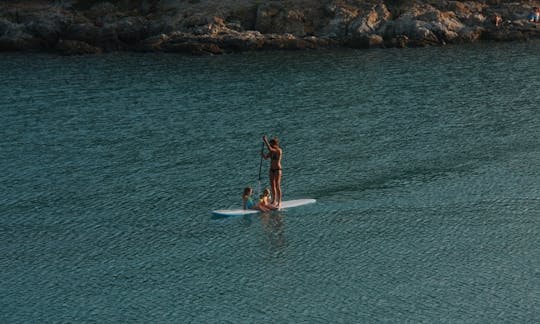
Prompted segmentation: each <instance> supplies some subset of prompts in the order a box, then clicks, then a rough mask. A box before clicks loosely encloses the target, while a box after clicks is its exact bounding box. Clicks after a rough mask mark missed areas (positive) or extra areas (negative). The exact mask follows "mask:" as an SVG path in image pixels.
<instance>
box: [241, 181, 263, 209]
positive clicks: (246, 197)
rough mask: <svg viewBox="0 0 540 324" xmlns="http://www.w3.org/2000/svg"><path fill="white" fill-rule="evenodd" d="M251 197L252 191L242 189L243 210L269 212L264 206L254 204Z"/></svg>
mask: <svg viewBox="0 0 540 324" xmlns="http://www.w3.org/2000/svg"><path fill="white" fill-rule="evenodd" d="M252 195H253V189H251V187H246V188H245V189H244V194H243V195H242V201H243V203H244V209H257V210H260V211H262V212H267V211H269V210H270V209H268V208H267V207H265V206H261V204H260V203H259V202H255V200H253V197H252Z"/></svg>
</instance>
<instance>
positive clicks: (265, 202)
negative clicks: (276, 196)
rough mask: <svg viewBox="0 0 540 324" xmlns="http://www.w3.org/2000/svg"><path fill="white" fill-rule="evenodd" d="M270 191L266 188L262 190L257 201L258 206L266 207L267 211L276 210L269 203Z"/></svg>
mask: <svg viewBox="0 0 540 324" xmlns="http://www.w3.org/2000/svg"><path fill="white" fill-rule="evenodd" d="M270 200H271V199H270V189H268V188H266V189H264V191H263V193H262V195H261V196H260V199H259V206H264V207H266V208H267V209H269V210H276V209H277V207H276V206H274V205H273V204H272V203H271V202H270Z"/></svg>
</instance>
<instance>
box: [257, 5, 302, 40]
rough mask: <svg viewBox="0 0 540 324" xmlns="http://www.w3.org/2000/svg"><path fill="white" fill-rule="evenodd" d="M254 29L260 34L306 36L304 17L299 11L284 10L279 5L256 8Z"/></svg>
mask: <svg viewBox="0 0 540 324" xmlns="http://www.w3.org/2000/svg"><path fill="white" fill-rule="evenodd" d="M255 29H256V30H258V31H260V32H261V33H278V34H292V35H295V36H304V35H306V31H305V26H304V16H303V13H302V12H301V11H300V10H294V9H285V8H284V7H283V5H282V4H279V3H273V2H270V3H267V4H263V5H260V6H259V7H258V8H257V16H256V18H255Z"/></svg>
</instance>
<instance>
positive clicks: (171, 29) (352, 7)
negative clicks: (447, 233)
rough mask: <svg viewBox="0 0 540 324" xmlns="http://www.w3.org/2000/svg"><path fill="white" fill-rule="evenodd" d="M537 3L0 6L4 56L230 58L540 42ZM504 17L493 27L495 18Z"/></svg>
mask: <svg viewBox="0 0 540 324" xmlns="http://www.w3.org/2000/svg"><path fill="white" fill-rule="evenodd" d="M535 6H539V7H540V1H538V2H537V1H520V2H509V1H501V0H492V1H466V2H462V1H430V0H423V1H414V0H381V1H336V0H321V1H315V0H291V1H260V0H231V1H221V2H218V1H212V0H188V1H183V0H161V1H160V0H147V1H130V0H118V1H111V2H102V1H75V0H74V1H67V0H65V1H61V0H56V1H9V2H8V1H3V2H0V51H51V52H57V53H61V54H66V55H79V54H93V53H102V52H111V51H138V52H178V53H190V54H199V55H205V54H210V55H212V54H224V53H230V52H240V51H253V50H303V49H319V48H336V47H350V48H366V49H367V48H385V47H417V46H431V45H434V46H440V45H445V44H455V43H472V42H478V41H525V40H529V39H538V38H540V23H534V22H529V21H527V19H526V18H527V15H528V13H529V12H530V11H531V10H532V8H533V7H535ZM496 16H500V17H502V21H501V22H496V21H495V20H494V17H496Z"/></svg>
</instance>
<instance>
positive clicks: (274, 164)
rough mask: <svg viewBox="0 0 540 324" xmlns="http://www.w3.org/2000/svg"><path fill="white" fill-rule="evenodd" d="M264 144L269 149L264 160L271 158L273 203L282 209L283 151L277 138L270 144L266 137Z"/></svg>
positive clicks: (264, 137) (264, 155)
mask: <svg viewBox="0 0 540 324" xmlns="http://www.w3.org/2000/svg"><path fill="white" fill-rule="evenodd" d="M263 141H264V144H266V147H267V148H268V154H263V157H264V159H265V160H266V159H268V158H270V174H269V175H270V187H271V189H272V203H273V204H274V205H275V206H276V207H277V208H280V207H281V173H282V170H281V157H282V156H283V151H282V150H281V148H280V147H279V140H278V138H277V137H274V138H273V139H271V140H270V142H268V138H267V137H266V135H264V136H263Z"/></svg>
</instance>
